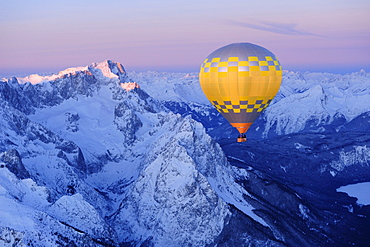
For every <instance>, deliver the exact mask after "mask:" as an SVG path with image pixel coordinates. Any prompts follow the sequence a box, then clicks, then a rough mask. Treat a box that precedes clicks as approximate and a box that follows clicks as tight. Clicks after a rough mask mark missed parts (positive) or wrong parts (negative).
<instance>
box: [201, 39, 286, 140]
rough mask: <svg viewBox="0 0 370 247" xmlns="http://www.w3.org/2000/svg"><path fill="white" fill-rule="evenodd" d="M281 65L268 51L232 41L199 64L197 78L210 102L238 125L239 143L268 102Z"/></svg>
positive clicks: (274, 93) (270, 99)
mask: <svg viewBox="0 0 370 247" xmlns="http://www.w3.org/2000/svg"><path fill="white" fill-rule="evenodd" d="M282 74H283V73H282V68H281V65H280V63H279V61H278V59H277V58H276V56H275V55H274V54H273V53H272V52H270V51H269V50H267V49H265V48H263V47H261V46H258V45H254V44H251V43H234V44H230V45H226V46H224V47H221V48H219V49H217V50H215V51H214V52H212V53H211V54H210V55H209V56H208V57H207V58H206V59H205V60H204V62H203V63H202V65H201V68H200V73H199V81H200V85H201V87H202V90H203V92H204V94H205V95H206V97H207V98H208V100H209V101H210V102H211V103H212V105H213V106H214V107H215V108H216V109H217V110H218V111H219V112H220V113H221V114H222V116H224V117H225V118H226V120H228V121H229V123H230V124H231V125H232V126H233V127H235V128H237V130H238V131H239V133H240V135H239V138H238V139H237V140H238V141H239V142H243V141H246V137H245V132H247V130H248V129H249V127H250V126H251V125H252V123H253V122H254V121H255V120H256V119H257V118H258V116H259V115H260V114H261V113H262V111H263V110H264V109H265V108H266V107H267V106H268V105H269V104H270V102H271V101H272V99H273V98H274V97H275V95H276V93H277V92H278V90H279V88H280V84H281V80H282Z"/></svg>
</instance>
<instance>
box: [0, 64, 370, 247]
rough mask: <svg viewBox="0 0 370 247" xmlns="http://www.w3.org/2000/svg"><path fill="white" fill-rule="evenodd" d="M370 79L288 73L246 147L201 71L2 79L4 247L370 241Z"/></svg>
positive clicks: (114, 70)
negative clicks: (357, 189) (365, 198)
mask: <svg viewBox="0 0 370 247" xmlns="http://www.w3.org/2000/svg"><path fill="white" fill-rule="evenodd" d="M369 102H370V73H367V72H365V71H360V72H356V73H352V74H347V75H337V74H328V73H299V72H287V71H285V72H284V76H283V83H282V86H281V88H280V91H279V93H278V94H277V96H276V97H275V99H274V101H273V102H272V103H271V104H270V106H269V107H268V108H267V109H266V110H265V111H264V113H263V114H262V115H261V116H260V117H259V119H258V120H257V121H256V122H255V123H254V124H253V125H252V127H251V129H250V131H248V133H247V137H248V141H247V142H246V143H236V141H235V139H236V137H237V131H236V130H234V129H233V128H232V127H231V126H229V124H228V123H227V122H226V121H225V120H224V119H223V118H222V116H220V115H219V114H218V112H217V111H216V110H215V109H213V107H212V106H211V105H210V103H209V102H208V101H207V100H206V98H205V96H204V95H203V93H202V90H201V88H200V85H199V81H198V76H197V74H196V73H193V74H184V73H159V72H145V73H144V72H143V73H138V72H130V73H126V71H125V70H124V68H123V66H122V65H121V64H120V63H116V62H113V61H110V60H107V61H104V62H101V63H96V64H92V65H90V66H86V67H78V68H70V69H67V70H64V71H61V72H59V74H52V75H47V76H40V75H30V76H27V77H24V78H15V77H13V78H8V79H6V78H4V79H2V80H1V81H0V246H160V247H162V246H230V247H231V246H370V244H369V243H370V234H369V231H370V230H369V229H370V205H362V204H359V203H358V202H357V199H356V198H355V197H351V196H349V195H348V194H346V193H343V192H339V191H338V190H337V189H338V188H339V187H341V186H344V185H348V184H354V183H360V182H370V104H369Z"/></svg>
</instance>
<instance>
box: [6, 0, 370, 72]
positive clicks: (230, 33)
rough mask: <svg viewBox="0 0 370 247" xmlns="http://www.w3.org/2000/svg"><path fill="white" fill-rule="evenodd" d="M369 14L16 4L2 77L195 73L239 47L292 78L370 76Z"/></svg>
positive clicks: (341, 5) (238, 1)
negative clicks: (118, 69)
mask: <svg viewBox="0 0 370 247" xmlns="http://www.w3.org/2000/svg"><path fill="white" fill-rule="evenodd" d="M369 10H370V2H368V1H366V0H356V1H351V2H346V1H341V2H338V1H336V0H328V1H325V2H322V1H319V0H313V1H310V2H295V1H292V0H282V1H279V2H278V3H276V2H271V1H268V0H262V1H259V2H253V3H247V2H245V1H242V0H235V1H233V2H232V3H226V2H223V1H210V0H207V1H203V2H196V1H193V0H190V2H189V1H188V2H186V3H176V4H172V2H169V1H168V0H158V1H154V2H152V1H141V2H131V3H123V2H121V1H116V0H113V1H111V2H109V4H106V3H102V2H100V1H95V0H93V1H87V0H81V1H78V2H74V1H71V0H66V1H64V2H63V3H58V2H50V1H47V0H35V1H32V2H21V1H9V2H6V3H4V4H3V6H2V8H1V10H0V29H1V30H2V34H3V35H2V39H0V46H1V47H2V49H1V50H0V75H1V76H17V75H29V74H39V73H57V72H58V71H61V70H64V69H66V68H69V67H78V66H86V65H90V64H92V63H95V62H101V61H104V60H107V59H109V60H113V61H116V62H120V63H122V65H123V66H124V67H125V69H126V71H140V72H145V71H158V72H179V73H181V72H188V73H193V72H198V71H199V66H200V64H201V63H202V62H203V60H204V59H205V58H206V57H207V56H208V55H209V54H210V53H211V52H213V51H214V50H216V49H218V48H220V47H222V46H224V45H227V44H230V43H237V42H248V43H253V44H257V45H260V46H263V47H265V48H267V49H268V50H270V51H271V52H272V53H274V54H275V55H276V56H277V58H278V59H279V61H280V63H281V64H282V66H283V69H284V70H288V71H300V72H307V71H308V72H327V73H334V74H348V73H353V72H358V71H360V70H361V69H364V70H365V71H370V59H369V54H370V16H369V15H368V12H369Z"/></svg>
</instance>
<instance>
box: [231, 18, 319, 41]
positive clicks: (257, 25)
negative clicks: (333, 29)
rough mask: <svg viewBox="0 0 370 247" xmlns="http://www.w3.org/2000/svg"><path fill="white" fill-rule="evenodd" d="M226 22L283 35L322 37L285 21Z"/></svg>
mask: <svg viewBox="0 0 370 247" xmlns="http://www.w3.org/2000/svg"><path fill="white" fill-rule="evenodd" d="M227 23H228V24H229V25H233V26H238V27H245V28H252V29H257V30H262V31H267V32H271V33H279V34H285V35H311V36H317V37H322V36H320V35H316V34H314V33H310V32H305V31H301V30H298V29H297V28H296V26H297V25H296V24H285V23H276V22H267V21H259V20H255V21H252V20H251V21H250V22H240V21H233V20H228V21H227Z"/></svg>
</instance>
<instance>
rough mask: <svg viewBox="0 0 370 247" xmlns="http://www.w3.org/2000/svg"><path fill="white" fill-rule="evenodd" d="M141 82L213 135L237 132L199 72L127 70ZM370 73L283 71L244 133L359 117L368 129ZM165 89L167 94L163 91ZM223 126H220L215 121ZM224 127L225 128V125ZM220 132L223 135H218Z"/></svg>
mask: <svg viewBox="0 0 370 247" xmlns="http://www.w3.org/2000/svg"><path fill="white" fill-rule="evenodd" d="M130 78H133V79H134V80H136V81H140V82H143V83H144V84H143V85H145V89H146V91H147V92H148V93H149V94H150V95H155V98H156V99H157V100H160V101H162V102H164V103H165V104H166V105H167V106H168V107H169V108H170V109H171V110H173V111H174V112H178V113H181V114H183V115H187V114H191V115H192V117H193V118H194V119H196V120H199V121H201V122H202V123H203V124H204V126H205V127H207V128H208V130H211V129H214V130H212V131H209V134H211V135H212V136H213V137H214V138H225V137H231V138H235V136H237V132H236V131H234V130H233V129H232V127H230V126H229V124H228V123H227V122H226V121H225V120H224V119H223V118H222V117H221V116H220V115H219V114H217V112H216V111H215V110H214V109H213V108H212V107H210V103H209V102H208V101H207V99H206V98H205V96H204V94H202V93H201V92H202V90H201V88H200V85H199V82H198V77H197V74H195V73H194V74H184V73H158V72H146V73H135V72H131V73H130ZM369 85H370V73H367V72H365V71H364V70H362V71H360V72H355V73H352V74H347V75H339V74H330V73H309V72H306V73H300V72H289V71H284V77H283V82H282V85H281V88H280V90H279V92H278V94H277V95H276V97H275V99H274V101H273V102H272V103H271V104H270V106H269V107H268V108H266V110H265V111H264V112H263V113H262V115H261V117H259V118H258V120H257V121H256V122H255V123H254V124H253V125H252V127H251V129H250V130H249V132H248V136H250V137H252V138H267V137H272V136H276V135H285V134H291V133H300V132H316V133H317V132H338V131H341V130H343V131H344V130H347V129H348V128H352V127H350V126H352V125H353V124H352V123H351V122H356V123H357V124H359V123H358V122H359V121H360V122H362V125H364V126H363V128H367V130H370V129H369V128H368V127H366V126H369V125H368V124H367V122H368V121H370V119H369V118H368V115H367V113H368V112H370V104H369V103H368V102H370V87H369ZM164 89H165V91H166V94H163V93H162V92H163V91H164ZM220 125H222V126H221V128H218V126H220ZM225 129H227V131H225ZM220 136H222V137H220Z"/></svg>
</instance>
